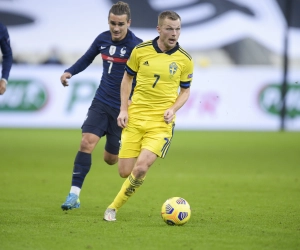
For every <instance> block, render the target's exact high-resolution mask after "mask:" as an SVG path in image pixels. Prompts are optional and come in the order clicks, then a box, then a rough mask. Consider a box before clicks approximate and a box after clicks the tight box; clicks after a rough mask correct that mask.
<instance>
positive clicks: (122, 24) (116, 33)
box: [108, 13, 131, 41]
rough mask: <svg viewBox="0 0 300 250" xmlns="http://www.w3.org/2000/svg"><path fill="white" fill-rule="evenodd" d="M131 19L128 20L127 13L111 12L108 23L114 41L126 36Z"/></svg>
mask: <svg viewBox="0 0 300 250" xmlns="http://www.w3.org/2000/svg"><path fill="white" fill-rule="evenodd" d="M130 22H131V20H129V21H127V15H125V14H124V15H120V16H117V15H114V14H112V13H110V14H109V18H108V24H109V30H110V33H111V39H112V40H113V41H120V40H122V39H124V38H125V36H126V34H127V30H128V27H129V26H130Z"/></svg>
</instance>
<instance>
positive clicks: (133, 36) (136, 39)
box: [128, 30, 143, 44]
mask: <svg viewBox="0 0 300 250" xmlns="http://www.w3.org/2000/svg"><path fill="white" fill-rule="evenodd" d="M128 34H129V36H130V40H132V41H134V42H135V43H137V44H140V43H142V42H143V39H141V38H139V37H137V36H136V35H135V34H134V33H133V32H132V31H131V30H128Z"/></svg>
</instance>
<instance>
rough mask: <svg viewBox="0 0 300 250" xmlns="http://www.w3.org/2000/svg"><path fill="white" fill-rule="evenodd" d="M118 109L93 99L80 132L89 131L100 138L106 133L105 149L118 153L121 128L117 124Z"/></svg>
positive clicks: (111, 152)
mask: <svg viewBox="0 0 300 250" xmlns="http://www.w3.org/2000/svg"><path fill="white" fill-rule="evenodd" d="M119 113H120V110H119V109H116V108H112V107H110V106H108V105H106V104H105V103H103V102H101V101H99V100H98V99H95V98H94V100H93V102H92V104H91V106H90V108H89V111H88V113H87V116H86V119H85V121H84V122H83V124H82V126H81V129H82V133H91V134H95V135H97V136H99V137H100V138H101V137H103V136H105V135H106V144H105V150H106V151H107V152H108V153H110V154H114V155H117V154H119V148H120V140H121V132H122V128H120V127H119V126H118V124H117V118H118V115H119Z"/></svg>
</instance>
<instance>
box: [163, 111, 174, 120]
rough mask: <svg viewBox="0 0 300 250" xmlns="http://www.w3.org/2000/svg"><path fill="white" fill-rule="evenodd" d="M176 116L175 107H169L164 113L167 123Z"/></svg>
mask: <svg viewBox="0 0 300 250" xmlns="http://www.w3.org/2000/svg"><path fill="white" fill-rule="evenodd" d="M174 116H175V112H174V111H173V109H167V110H166V111H165V113H164V120H165V123H167V124H169V123H170V122H172V121H173V119H174Z"/></svg>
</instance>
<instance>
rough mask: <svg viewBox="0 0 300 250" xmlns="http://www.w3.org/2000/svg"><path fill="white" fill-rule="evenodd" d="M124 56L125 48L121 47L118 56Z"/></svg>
mask: <svg viewBox="0 0 300 250" xmlns="http://www.w3.org/2000/svg"><path fill="white" fill-rule="evenodd" d="M125 54H126V47H123V48H122V49H121V52H120V56H124V55H125Z"/></svg>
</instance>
